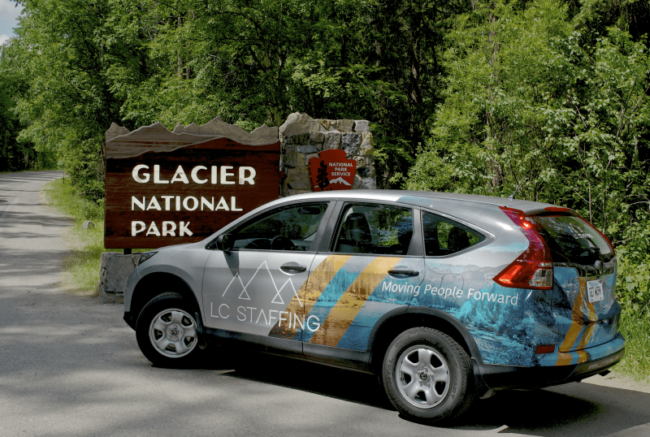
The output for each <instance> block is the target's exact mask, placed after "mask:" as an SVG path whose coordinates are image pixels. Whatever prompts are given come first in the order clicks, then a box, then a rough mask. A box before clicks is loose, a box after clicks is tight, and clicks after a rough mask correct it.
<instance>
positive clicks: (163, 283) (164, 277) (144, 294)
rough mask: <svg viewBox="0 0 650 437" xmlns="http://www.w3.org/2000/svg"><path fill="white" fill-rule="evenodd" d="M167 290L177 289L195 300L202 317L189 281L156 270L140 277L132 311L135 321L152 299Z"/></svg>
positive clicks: (181, 293) (134, 291)
mask: <svg viewBox="0 0 650 437" xmlns="http://www.w3.org/2000/svg"><path fill="white" fill-rule="evenodd" d="M167 291H175V292H177V293H179V294H180V295H182V296H183V297H184V298H186V299H189V300H190V301H191V302H193V303H194V306H195V308H196V310H197V313H198V317H199V318H200V317H201V307H200V305H199V302H198V300H197V299H196V294H195V293H194V291H193V290H192V288H191V287H190V286H189V285H188V284H187V282H185V281H184V280H183V279H182V278H180V277H179V276H176V275H174V274H172V273H164V272H154V273H149V274H148V275H146V276H144V277H143V278H142V279H140V281H139V282H138V284H137V285H136V286H135V289H134V290H133V297H132V299H131V309H130V313H131V314H132V315H133V317H134V322H135V320H137V317H138V315H139V314H140V311H142V308H144V306H145V305H146V304H147V303H148V302H149V301H150V300H151V299H153V298H154V297H156V296H158V295H160V294H162V293H165V292H167ZM198 322H199V323H201V320H198Z"/></svg>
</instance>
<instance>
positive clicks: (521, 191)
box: [0, 0, 650, 378]
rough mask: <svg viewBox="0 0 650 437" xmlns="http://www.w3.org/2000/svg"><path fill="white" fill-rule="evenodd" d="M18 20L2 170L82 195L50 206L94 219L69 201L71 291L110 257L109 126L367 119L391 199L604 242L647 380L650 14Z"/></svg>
mask: <svg viewBox="0 0 650 437" xmlns="http://www.w3.org/2000/svg"><path fill="white" fill-rule="evenodd" d="M20 3H21V4H22V5H24V8H25V12H24V13H23V15H22V17H21V18H20V23H19V26H18V27H17V29H16V34H17V37H16V38H14V39H12V40H10V41H9V42H8V43H7V44H6V45H5V46H4V47H2V48H1V49H0V50H1V51H0V171H2V170H11V169H16V170H22V169H25V168H46V167H47V168H49V166H52V165H58V166H59V168H61V169H63V170H64V171H65V172H66V175H69V176H70V177H69V179H67V180H66V183H67V182H70V185H68V186H67V187H63V185H62V186H61V187H59V186H58V185H56V184H55V185H53V187H57V190H58V189H59V188H61V193H59V194H56V195H55V194H52V196H53V197H57V196H63V194H62V193H64V192H66V193H68V194H66V195H69V196H72V197H75V196H78V197H80V198H81V199H85V201H86V202H87V203H84V202H82V201H81V200H79V202H78V204H77V203H75V204H77V206H78V207H75V208H72V207H70V206H68V205H65V204H66V203H67V201H66V202H64V201H60V202H59V204H60V205H61V208H66V209H67V210H68V211H70V214H71V215H73V216H74V217H75V218H77V222H78V225H77V228H75V230H74V231H73V235H74V238H76V239H77V240H78V241H79V244H80V245H81V246H80V247H87V249H83V250H81V249H79V250H78V251H76V252H75V257H74V258H73V262H72V265H73V269H74V270H75V271H76V273H74V274H73V276H74V277H79V278H83V277H85V275H86V273H84V272H96V271H97V270H98V262H99V261H98V255H99V253H101V252H102V251H103V249H102V248H101V235H102V232H103V228H102V226H103V225H102V223H103V220H102V218H103V217H102V215H101V214H102V213H103V211H102V207H101V206H102V205H103V203H102V202H103V199H104V164H103V163H104V156H103V143H104V133H105V131H106V130H107V128H108V127H109V126H110V124H111V123H112V122H115V123H117V124H119V125H122V126H125V127H127V128H129V129H134V128H137V127H140V126H143V125H147V124H152V123H154V122H157V121H159V122H161V123H163V124H164V125H166V126H167V127H168V128H169V129H173V128H174V126H175V125H176V123H182V124H185V125H187V124H189V123H191V122H194V123H197V124H203V123H206V122H208V121H209V120H210V119H212V118H213V117H215V116H217V115H218V116H221V117H222V119H224V120H225V121H227V122H230V123H236V124H239V125H240V126H241V127H243V128H245V129H249V130H250V129H251V128H253V127H255V126H259V125H261V124H262V123H266V124H267V125H278V124H280V123H281V122H282V121H283V120H284V119H286V117H287V116H288V115H289V114H290V113H292V112H295V111H300V112H307V113H309V115H311V116H313V117H316V118H332V119H341V118H350V119H366V120H370V121H372V124H371V129H372V131H373V135H374V140H375V156H374V157H375V161H376V168H377V182H378V186H379V188H407V189H418V190H435V191H445V192H462V193H473V194H485V195H493V196H507V195H510V194H512V193H513V192H514V191H515V190H516V189H518V192H517V197H518V198H522V199H529V200H535V201H542V202H549V203H553V204H557V205H562V206H567V207H570V208H573V209H575V210H576V211H578V212H579V213H580V215H582V216H583V217H585V218H586V219H588V220H589V221H591V222H592V223H594V225H595V226H597V227H598V229H600V230H601V231H602V232H603V233H604V234H606V235H607V236H608V237H609V238H610V239H611V240H612V242H613V243H614V245H615V247H616V250H617V254H618V255H619V259H620V265H619V287H618V297H619V300H620V302H621V305H622V306H623V309H624V314H623V318H622V320H621V329H622V331H623V332H624V333H625V334H626V336H627V338H628V354H627V357H626V358H625V361H624V362H623V363H622V364H621V365H620V366H619V367H618V369H619V370H620V371H625V372H628V373H630V374H632V375H636V377H638V378H647V377H648V375H650V339H649V338H648V335H650V334H649V329H648V328H649V325H650V309H649V302H650V290H649V279H648V278H649V277H650V259H649V258H648V254H649V253H650V54H649V50H648V49H649V47H650V35H649V33H650V2H648V1H632V0H584V1H579V2H576V1H573V0H486V1H468V0H442V1H437V2H431V1H429V0H415V1H406V0H396V1H391V2H380V1H377V0H322V1H318V2H305V1H302V0H268V1H266V0H265V1H263V2H249V1H247V0H219V1H212V0H208V1H199V0H184V1H175V0H172V1H169V2H151V1H135V2H134V1H131V0H128V1H127V0H97V1H95V2H87V3H83V4H80V3H79V2H78V1H73V0H59V1H56V2H37V1H32V0H25V1H21V2H20ZM73 187H74V189H73ZM64 188H65V189H64ZM66 190H68V191H66ZM54 191H56V190H54ZM86 219H90V220H93V221H94V222H95V223H96V224H97V227H96V228H94V229H91V230H83V229H81V228H80V226H81V223H83V221H84V220H86ZM92 263H96V264H92ZM95 265H96V266H97V267H96V268H95ZM93 274H96V273H93ZM80 280H81V279H80ZM85 281H86V284H87V286H92V287H94V282H95V280H94V279H92V278H91V276H87V279H85ZM87 286H86V287H87Z"/></svg>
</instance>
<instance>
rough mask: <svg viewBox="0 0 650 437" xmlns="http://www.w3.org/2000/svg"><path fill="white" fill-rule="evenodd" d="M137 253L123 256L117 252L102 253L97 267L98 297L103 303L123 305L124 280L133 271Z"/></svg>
mask: <svg viewBox="0 0 650 437" xmlns="http://www.w3.org/2000/svg"><path fill="white" fill-rule="evenodd" d="M139 259H140V254H139V253H133V254H131V255H123V254H121V253H118V252H104V253H102V258H101V261H100V265H99V285H98V286H97V287H98V290H99V296H100V297H101V298H102V302H103V303H124V288H125V287H126V279H127V278H128V277H129V275H130V274H131V272H132V271H133V270H135V268H136V267H137V265H138V260H139Z"/></svg>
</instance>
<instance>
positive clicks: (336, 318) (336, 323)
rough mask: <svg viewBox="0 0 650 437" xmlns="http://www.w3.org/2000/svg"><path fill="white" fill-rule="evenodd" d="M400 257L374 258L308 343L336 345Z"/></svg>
mask: <svg viewBox="0 0 650 437" xmlns="http://www.w3.org/2000/svg"><path fill="white" fill-rule="evenodd" d="M401 260H402V258H392V257H391V258H388V257H386V258H375V259H374V260H372V262H371V263H370V264H368V266H367V267H366V268H365V269H363V271H362V272H361V274H359V276H357V278H356V279H355V280H354V282H352V284H350V286H349V287H348V289H347V290H345V293H343V295H342V296H341V298H340V299H339V301H338V302H337V303H336V305H334V307H333V308H332V310H331V311H330V313H329V314H328V316H327V318H326V319H325V321H324V322H323V323H322V325H321V327H320V328H319V329H318V331H316V333H315V334H314V335H313V336H312V338H311V340H310V341H309V342H310V343H315V344H324V345H326V346H336V345H337V344H338V343H339V341H340V340H341V338H342V337H343V335H344V334H345V333H346V331H347V330H348V328H349V327H350V325H351V324H352V321H353V320H354V318H355V317H356V316H357V314H359V311H360V310H361V307H362V306H363V304H364V303H365V302H366V300H368V298H369V297H370V294H371V293H372V292H373V291H374V290H375V288H377V286H378V285H379V284H380V283H381V281H382V280H383V279H384V278H385V277H386V275H387V274H388V271H389V270H390V269H392V268H393V267H395V266H396V265H397V263H398V262H400V261H401Z"/></svg>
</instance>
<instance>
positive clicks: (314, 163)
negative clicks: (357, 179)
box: [309, 149, 357, 191]
mask: <svg viewBox="0 0 650 437" xmlns="http://www.w3.org/2000/svg"><path fill="white" fill-rule="evenodd" d="M356 168H357V163H356V161H354V160H353V159H347V158H346V153H345V151H344V150H340V149H331V150H324V151H322V152H320V153H319V156H318V157H317V158H316V157H314V158H311V159H310V160H309V173H310V176H311V185H312V190H313V191H334V190H351V189H352V184H354V175H355V171H356Z"/></svg>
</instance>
